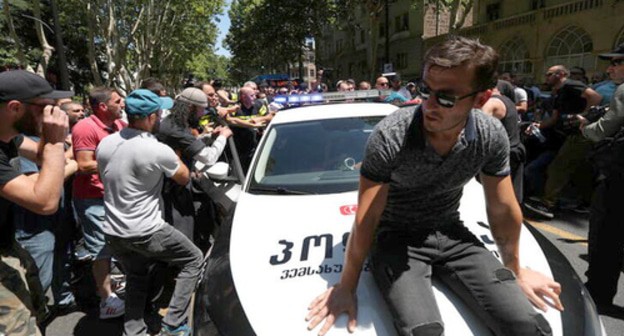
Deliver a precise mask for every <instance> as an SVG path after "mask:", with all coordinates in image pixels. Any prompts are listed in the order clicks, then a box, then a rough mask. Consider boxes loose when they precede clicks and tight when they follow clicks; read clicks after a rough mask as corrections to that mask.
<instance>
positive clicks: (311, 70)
mask: <svg viewBox="0 0 624 336" xmlns="http://www.w3.org/2000/svg"><path fill="white" fill-rule="evenodd" d="M308 76H309V77H310V78H315V77H316V74H315V71H314V69H310V74H309V75H308Z"/></svg>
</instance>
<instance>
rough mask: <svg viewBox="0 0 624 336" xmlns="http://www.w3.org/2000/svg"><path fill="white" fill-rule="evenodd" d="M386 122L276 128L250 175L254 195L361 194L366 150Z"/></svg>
mask: <svg viewBox="0 0 624 336" xmlns="http://www.w3.org/2000/svg"><path fill="white" fill-rule="evenodd" d="M382 118H383V116H375V117H355V118H353V117H352V118H337V119H325V120H313V121H302V122H294V123H287V124H278V125H275V126H274V127H272V128H271V129H270V130H269V133H268V134H266V135H265V139H264V142H263V144H262V147H261V148H259V149H258V150H259V151H260V154H259V157H258V159H257V160H256V163H255V166H254V167H253V169H252V171H251V182H250V186H249V192H250V193H254V194H281V195H302V194H327V193H339V192H347V191H354V190H357V188H358V181H359V175H360V166H361V163H362V158H363V157H364V147H365V145H366V141H367V140H368V137H369V136H370V134H371V132H372V131H373V128H374V127H375V125H376V124H377V123H378V122H379V121H380V120H381V119H382Z"/></svg>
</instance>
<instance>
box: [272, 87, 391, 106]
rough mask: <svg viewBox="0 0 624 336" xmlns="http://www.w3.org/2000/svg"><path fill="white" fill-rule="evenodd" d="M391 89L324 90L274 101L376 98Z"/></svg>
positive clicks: (311, 101) (387, 93)
mask: <svg viewBox="0 0 624 336" xmlns="http://www.w3.org/2000/svg"><path fill="white" fill-rule="evenodd" d="M390 94H391V91H390V90H359V91H341V92H322V93H311V94H294V95H280V96H275V98H273V101H274V102H276V103H279V104H306V103H321V102H331V101H352V100H358V99H375V98H379V96H388V95H390Z"/></svg>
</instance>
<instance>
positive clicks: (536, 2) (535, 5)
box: [531, 0, 546, 10]
mask: <svg viewBox="0 0 624 336" xmlns="http://www.w3.org/2000/svg"><path fill="white" fill-rule="evenodd" d="M544 7H546V4H545V1H544V0H531V10H536V9H540V8H544Z"/></svg>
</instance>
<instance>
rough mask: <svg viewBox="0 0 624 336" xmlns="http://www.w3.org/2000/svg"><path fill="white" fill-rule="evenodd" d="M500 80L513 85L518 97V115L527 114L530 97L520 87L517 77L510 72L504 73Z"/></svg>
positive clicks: (516, 100) (516, 101)
mask: <svg viewBox="0 0 624 336" xmlns="http://www.w3.org/2000/svg"><path fill="white" fill-rule="evenodd" d="M498 79H500V80H504V81H508V82H510V83H511V84H513V86H514V95H515V97H516V99H515V103H516V110H517V111H518V115H523V114H525V113H526V111H527V109H528V107H529V95H528V94H527V92H526V90H525V89H523V88H521V87H518V83H517V78H516V75H515V74H512V73H509V72H503V73H502V74H501V75H500V76H499V77H498Z"/></svg>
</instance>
